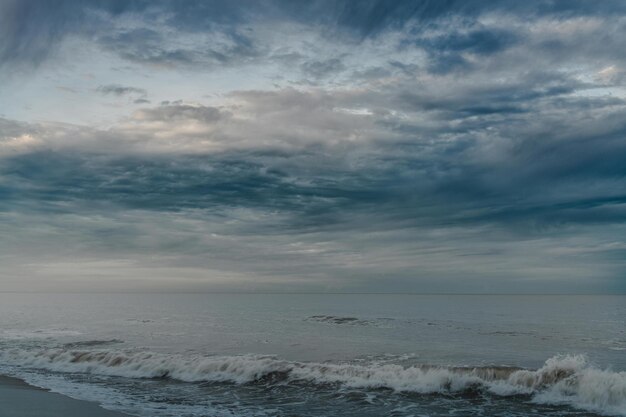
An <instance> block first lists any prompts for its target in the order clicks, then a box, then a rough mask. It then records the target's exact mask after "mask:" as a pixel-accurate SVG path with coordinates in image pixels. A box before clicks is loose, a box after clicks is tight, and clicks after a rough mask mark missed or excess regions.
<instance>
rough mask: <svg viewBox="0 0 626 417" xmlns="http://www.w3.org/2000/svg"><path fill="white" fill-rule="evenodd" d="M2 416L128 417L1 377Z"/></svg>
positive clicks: (0, 401) (0, 398) (96, 405)
mask: <svg viewBox="0 0 626 417" xmlns="http://www.w3.org/2000/svg"><path fill="white" fill-rule="evenodd" d="M0 417H128V415H127V414H123V413H119V412H115V411H108V410H105V409H104V408H101V407H100V406H99V405H98V404H96V403H92V402H88V401H80V400H75V399H73V398H70V397H66V396H64V395H61V394H56V393H53V392H50V391H47V390H44V389H42V388H38V387H34V386H32V385H28V384H27V383H25V382H24V381H22V380H20V379H17V378H11V377H6V376H2V375H0Z"/></svg>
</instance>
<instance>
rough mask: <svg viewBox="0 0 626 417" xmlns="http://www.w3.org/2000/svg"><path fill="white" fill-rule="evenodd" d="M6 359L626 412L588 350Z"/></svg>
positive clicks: (624, 391) (6, 356)
mask: <svg viewBox="0 0 626 417" xmlns="http://www.w3.org/2000/svg"><path fill="white" fill-rule="evenodd" d="M0 360H2V361H3V362H4V363H7V364H12V365H18V366H23V367H29V368H40V369H46V370H51V371H59V372H82V373H92V374H100V375H114V376H122V377H130V378H172V379H176V380H180V381H187V382H200V381H202V382H231V383H237V384H243V383H252V382H255V381H260V382H265V383H271V382H272V381H275V380H280V381H281V382H302V383H313V384H338V385H340V386H346V387H351V388H364V389H377V388H383V389H390V390H393V391H398V392H414V393H425V394H426V393H429V394H430V393H449V394H450V393H452V394H453V393H461V392H464V391H469V390H481V391H485V392H489V393H492V394H494V395H500V396H509V395H530V396H532V399H533V401H535V402H538V403H546V404H568V405H571V406H574V407H578V408H581V409H585V410H590V411H595V412H600V413H603V414H607V415H618V416H626V372H612V371H609V370H601V369H598V368H595V367H593V366H591V365H590V364H589V363H588V361H587V360H586V358H585V357H584V356H579V355H564V356H556V357H553V358H550V359H548V360H547V361H546V362H545V364H544V366H542V367H541V368H539V369H537V370H525V369H519V368H507V367H478V368H463V367H434V366H410V367H405V366H401V365H394V364H371V365H363V364H358V365H355V364H330V363H311V362H290V361H284V360H279V359H277V358H275V357H271V356H257V355H243V356H214V357H210V356H209V357H207V356H183V355H168V354H158V353H151V352H124V351H119V350H72V349H47V350H21V349H12V350H5V351H2V352H0Z"/></svg>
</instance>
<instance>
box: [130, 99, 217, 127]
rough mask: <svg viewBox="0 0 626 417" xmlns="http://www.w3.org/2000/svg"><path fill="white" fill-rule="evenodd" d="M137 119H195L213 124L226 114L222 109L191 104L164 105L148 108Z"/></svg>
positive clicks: (139, 113) (141, 111)
mask: <svg viewBox="0 0 626 417" xmlns="http://www.w3.org/2000/svg"><path fill="white" fill-rule="evenodd" d="M136 117H137V118H139V119H142V120H156V121H168V122H172V121H180V120H185V119H194V120H199V121H202V122H206V123H212V122H216V121H218V120H220V119H221V118H222V117H224V113H223V112H222V111H220V109H218V108H215V107H210V106H199V105H191V104H182V103H176V104H170V103H169V102H167V104H163V105H161V106H159V107H153V108H146V109H142V110H140V111H139V112H138V113H137V114H136Z"/></svg>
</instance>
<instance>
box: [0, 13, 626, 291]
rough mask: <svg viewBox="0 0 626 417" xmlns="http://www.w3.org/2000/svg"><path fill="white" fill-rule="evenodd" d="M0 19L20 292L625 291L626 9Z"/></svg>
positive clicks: (5, 147) (4, 187) (1, 184)
mask: <svg viewBox="0 0 626 417" xmlns="http://www.w3.org/2000/svg"><path fill="white" fill-rule="evenodd" d="M0 4H1V6H0V7H1V8H2V10H1V11H2V13H0V16H2V17H1V18H0V19H2V21H1V22H0V27H1V28H3V29H0V31H2V33H0V34H1V35H2V36H1V37H0V39H2V40H1V41H0V58H1V59H0V66H1V68H2V70H1V71H2V73H3V75H0V77H4V79H5V80H6V82H7V85H8V86H9V87H8V88H9V89H11V88H12V90H11V91H15V96H16V99H17V100H18V102H19V100H23V101H24V103H26V102H29V101H28V97H29V94H37V97H40V100H38V101H39V102H40V103H41V104H39V105H40V106H44V104H45V102H46V100H50V101H51V102H54V103H57V105H58V103H62V102H63V103H65V102H67V103H68V104H67V105H68V107H67V109H68V110H64V112H60V113H58V114H61V115H62V116H63V115H65V114H67V115H68V116H67V118H63V117H62V118H57V120H50V119H49V117H48V116H47V115H48V114H53V110H50V111H44V110H42V109H44V108H43V107H40V108H39V112H37V111H33V110H32V108H31V110H28V109H27V108H26V107H23V109H25V110H20V106H16V102H15V100H13V101H12V102H10V101H9V100H8V99H7V100H5V99H2V100H1V101H0V105H1V106H0V114H5V116H4V118H0V229H1V230H0V232H1V233H2V236H5V237H3V238H2V239H0V249H1V250H0V253H2V254H3V255H0V259H1V260H2V262H0V263H1V264H2V265H3V266H2V267H0V268H2V269H0V276H2V279H3V280H5V281H6V283H7V284H6V285H7V288H10V289H46V290H47V289H51V288H57V287H58V286H60V287H63V288H65V287H75V288H79V289H81V290H85V289H97V290H100V289H129V290H139V289H157V290H170V289H176V290H181V289H183V290H184V289H193V290H196V289H201V290H235V291H240V290H262V291H413V292H624V291H626V286H625V282H624V280H623V277H624V273H625V272H626V262H625V261H624V260H626V256H625V255H626V241H625V240H624V238H623V236H624V235H625V234H624V231H625V228H626V225H625V221H626V179H625V178H626V164H625V162H626V140H625V139H626V138H625V133H626V122H624V121H625V120H626V89H625V85H624V82H625V80H626V77H624V73H625V72H624V69H625V68H626V59H625V56H624V54H623V53H622V52H621V50H622V49H623V48H621V46H620V45H623V44H624V41H626V30H624V29H626V27H625V26H626V13H625V10H624V6H623V2H610V1H607V2H603V3H602V4H601V5H595V6H594V7H590V5H589V4H588V3H587V2H564V3H554V2H533V3H530V4H520V3H519V2H505V1H502V2H485V3H483V2H469V3H468V2H458V3H457V2H446V3H442V2H393V3H389V2H382V1H381V2H378V1H367V2H353V1H340V2H337V1H334V2H330V1H316V2H310V3H308V4H307V5H306V6H302V7H298V8H295V6H294V5H293V4H292V3H289V2H286V3H282V2H262V3H258V2H250V3H246V2H241V3H239V2H238V3H236V4H234V5H233V3H232V2H209V3H207V2H194V1H185V2H175V3H171V2H150V3H147V2H142V1H136V2H133V1H125V2H119V3H117V2H100V1H88V2H72V1H64V2H60V3H59V5H58V6H59V7H56V8H54V9H49V6H48V2H38V1H28V2H14V1H4V2H2V3H0ZM86 44H88V45H91V47H92V48H93V50H94V51H95V52H94V53H93V55H90V57H91V58H90V59H88V60H85V61H80V62H78V61H77V62H75V63H73V62H72V63H71V62H70V61H68V57H70V56H73V55H72V54H73V53H78V52H76V51H78V49H74V48H77V47H78V46H80V45H86ZM77 45H78V46H77ZM80 51H81V52H80V54H84V53H85V52H82V51H84V49H82V47H81V49H80ZM80 54H78V55H75V56H76V57H82V56H84V55H80ZM90 62H93V64H91V63H90ZM102 63H104V64H105V67H106V68H105V69H102ZM106 63H108V67H107V66H106V65H107V64H106ZM107 68H108V69H107ZM18 69H19V71H20V74H22V75H18ZM24 70H25V72H24ZM46 74H47V75H46ZM26 78H31V79H34V80H38V81H37V82H36V83H35V84H36V85H41V86H42V90H41V91H40V92H38V93H35V92H33V93H31V92H29V91H28V90H27V89H23V88H22V89H20V88H19V87H18V86H19V85H20V83H22V82H23V80H24V79H26ZM72 79H73V80H75V81H71V80H72ZM76 80H80V81H76ZM172 80H176V82H175V83H173V81H172ZM215 80H221V81H220V82H219V83H218V84H220V83H221V84H220V85H229V86H231V85H232V86H233V87H230V88H227V89H224V88H223V87H214V86H215V85H217V84H212V83H213V82H217V81H215ZM60 82H63V87H64V89H60V87H59V85H60V84H59V83H60ZM46 83H48V84H46ZM238 84H245V85H247V86H249V87H253V88H241V87H239V88H238V87H237V85H238ZM52 85H54V86H55V90H54V91H55V93H54V94H53V93H49V92H47V91H52V90H47V89H46V88H48V87H47V86H52ZM172 94H174V95H172ZM48 95H50V96H49V97H48ZM46 97H48V98H46ZM148 98H149V99H150V101H148ZM63 100H65V101H63ZM159 101H161V102H160V104H153V103H159ZM70 103H74V104H73V106H72V105H70ZM81 103H83V105H82V106H81V105H80V104H81ZM77 104H78V105H77ZM32 105H37V103H33V104H32ZM29 106H31V104H30V102H29ZM94 106H95V107H94ZM70 109H72V110H70ZM74 110H75V111H74ZM55 114H56V113H55ZM105 114H108V115H109V116H107V122H106V123H102V122H100V123H92V122H91V120H92V119H93V118H94V117H102V115H105ZM27 115H29V116H27ZM77 117H78V118H82V119H80V121H82V122H81V123H75V122H74V120H75V118H77ZM18 119H20V120H19V121H18ZM103 120H104V119H103ZM68 121H72V122H73V123H67V122H68Z"/></svg>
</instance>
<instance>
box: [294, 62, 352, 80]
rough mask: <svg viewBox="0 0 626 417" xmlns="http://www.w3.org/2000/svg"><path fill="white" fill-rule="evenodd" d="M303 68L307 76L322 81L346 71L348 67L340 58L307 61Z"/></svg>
mask: <svg viewBox="0 0 626 417" xmlns="http://www.w3.org/2000/svg"><path fill="white" fill-rule="evenodd" d="M301 68H302V71H303V72H304V74H305V76H307V77H312V78H314V79H322V78H326V77H328V76H331V75H334V74H338V73H340V72H342V71H344V70H345V69H346V66H345V64H344V63H343V61H342V60H341V59H340V58H330V59H326V60H323V61H307V62H305V63H303V64H302V65H301Z"/></svg>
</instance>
